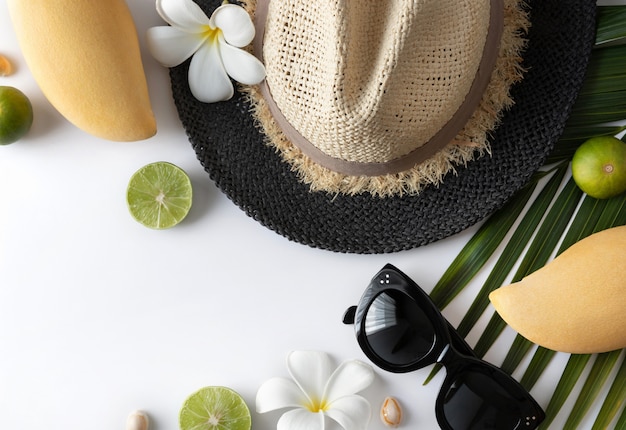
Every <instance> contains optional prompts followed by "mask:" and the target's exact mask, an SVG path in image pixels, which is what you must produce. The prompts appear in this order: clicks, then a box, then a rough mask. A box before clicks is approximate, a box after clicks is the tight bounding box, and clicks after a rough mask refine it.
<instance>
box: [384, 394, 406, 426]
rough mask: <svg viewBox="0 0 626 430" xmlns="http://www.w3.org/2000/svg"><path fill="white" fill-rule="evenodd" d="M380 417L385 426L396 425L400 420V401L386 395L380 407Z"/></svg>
mask: <svg viewBox="0 0 626 430" xmlns="http://www.w3.org/2000/svg"><path fill="white" fill-rule="evenodd" d="M380 419H381V420H382V422H383V423H384V424H385V425H386V426H387V427H394V428H395V427H398V426H399V425H400V423H401V422H402V408H401V407H400V403H398V401H397V400H396V399H395V398H393V397H387V398H386V399H385V401H384V402H383V406H382V407H381V408H380Z"/></svg>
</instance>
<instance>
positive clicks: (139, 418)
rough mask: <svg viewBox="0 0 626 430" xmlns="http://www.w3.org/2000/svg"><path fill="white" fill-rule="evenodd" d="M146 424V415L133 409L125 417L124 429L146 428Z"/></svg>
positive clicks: (141, 429)
mask: <svg viewBox="0 0 626 430" xmlns="http://www.w3.org/2000/svg"><path fill="white" fill-rule="evenodd" d="M148 424H149V422H148V415H146V414H145V413H143V412H141V411H135V412H132V413H131V414H130V415H129V416H128V418H127V419H126V430H148Z"/></svg>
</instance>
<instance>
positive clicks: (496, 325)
mask: <svg viewBox="0 0 626 430" xmlns="http://www.w3.org/2000/svg"><path fill="white" fill-rule="evenodd" d="M625 119H626V7H624V6H610V7H607V6H603V7H598V32H597V36H596V49H595V50H594V52H593V54H592V57H591V60H590V64H589V69H588V73H587V77H586V79H585V83H584V85H583V88H582V90H581V92H580V95H579V97H578V99H577V101H576V104H575V106H574V107H573V109H572V112H571V115H570V119H569V121H568V123H567V124H566V127H565V130H564V133H563V135H562V137H561V139H560V140H559V142H557V144H556V145H555V148H554V151H553V153H552V154H551V155H550V156H549V157H548V159H547V161H546V164H545V166H546V167H544V168H543V169H541V170H540V172H538V173H537V174H536V175H535V177H534V178H533V180H532V181H531V183H530V184H529V185H528V186H527V187H526V188H525V189H524V190H522V191H520V192H519V193H518V194H517V195H516V196H514V198H513V199H512V200H511V201H510V202H509V203H508V204H507V206H506V207H505V208H503V209H502V210H500V211H498V212H496V213H495V214H493V215H492V216H491V217H490V218H489V219H488V220H487V221H486V222H485V223H484V224H483V225H482V226H481V228H480V229H479V230H478V231H477V233H476V234H475V236H474V237H473V238H472V239H471V240H470V241H469V242H468V244H467V245H466V247H465V248H463V250H461V252H460V254H459V256H458V257H457V258H456V259H455V260H454V262H453V263H452V265H451V266H450V268H449V269H448V270H447V271H446V272H445V274H444V275H443V276H442V278H441V280H440V281H439V283H438V284H437V285H436V286H435V288H434V289H433V291H432V297H433V300H434V301H435V303H436V304H437V305H438V306H440V307H441V308H443V307H445V306H447V305H448V304H449V303H450V302H451V301H452V300H453V299H454V298H455V297H456V296H457V295H458V294H459V293H460V292H461V291H462V290H463V288H464V287H465V286H467V285H468V284H469V283H470V281H471V280H472V279H473V278H474V277H475V275H476V274H477V273H478V272H479V271H480V270H481V269H482V268H483V267H484V265H485V264H486V262H487V261H488V260H490V259H491V258H492V257H493V254H494V253H495V252H496V251H497V250H500V249H502V251H501V254H500V256H499V258H498V260H497V262H496V263H495V265H494V267H493V269H492V271H491V272H490V274H489V276H488V277H487V280H486V281H485V284H484V285H483V287H482V288H481V290H480V291H479V293H478V294H477V297H476V299H475V301H474V302H473V303H472V305H471V307H470V308H469V310H468V312H467V314H466V315H465V316H464V318H463V319H462V321H461V324H460V325H459V332H460V333H461V334H462V335H463V336H466V335H467V334H468V333H469V332H470V330H471V329H472V328H473V327H474V326H475V324H476V322H477V321H478V319H479V318H480V317H481V316H482V315H483V313H484V312H485V310H486V308H487V307H488V295H489V293H490V292H491V291H492V290H494V289H495V288H498V287H499V286H501V285H502V284H503V283H504V281H505V279H507V278H508V277H509V276H511V272H512V270H513V267H514V266H515V264H516V263H517V262H518V261H519V267H518V269H517V271H516V272H515V273H514V274H513V276H512V280H513V282H514V281H517V280H519V279H521V278H522V277H524V276H526V275H527V274H529V273H532V272H534V271H535V270H537V269H539V268H541V267H543V266H544V265H545V264H546V263H547V262H548V261H549V260H550V259H551V258H553V256H554V255H558V254H559V253H561V252H562V251H564V250H565V249H567V248H568V247H570V246H571V245H572V244H574V243H576V242H577V241H579V240H580V239H582V238H584V237H586V236H588V235H590V234H592V233H594V232H596V231H600V230H603V229H606V228H610V227H613V226H618V225H626V198H625V197H624V196H618V197H615V198H613V199H609V200H603V201H600V200H596V199H593V198H590V197H588V196H583V197H582V199H581V196H582V192H580V190H579V189H578V188H577V187H576V185H575V183H574V182H573V180H572V179H571V178H570V179H569V180H568V181H567V182H566V183H565V185H564V186H562V188H560V187H561V183H562V181H563V177H564V169H566V168H567V167H568V165H569V162H570V161H571V157H572V155H573V154H574V152H575V151H576V149H577V148H578V146H579V145H580V144H581V143H582V142H584V141H585V140H586V139H588V138H590V137H593V136H599V135H616V134H618V133H621V132H623V131H624V130H626V125H621V124H618V125H616V124H609V123H611V122H614V121H620V122H621V123H622V124H624V122H623V121H624V120H625ZM625 139H626V138H625ZM548 166H555V167H548ZM550 175H551V176H550ZM544 176H550V178H549V179H548V180H547V181H543V180H542V177H544ZM542 182H545V184H542ZM536 189H538V194H537V197H535V198H534V199H533V200H532V202H531V203H530V204H528V202H529V200H530V195H531V194H533V193H535V190H536ZM526 206H529V207H528V209H527V211H526V212H525V213H524V212H523V209H524V208H525V207H526ZM522 213H524V215H523V216H521V219H518V217H520V215H521V214H522ZM516 223H519V224H518V226H517V227H516V228H515V229H513V226H514V225H515V224H516ZM511 230H513V231H512V232H511ZM505 240H506V245H505V246H504V247H503V246H502V242H504V241H505ZM557 247H558V249H557ZM526 248H528V249H527V250H526V251H525V253H524V250H525V249H526ZM522 253H524V254H523V255H522ZM520 259H521V261H520ZM505 327H506V324H505V323H504V321H503V320H502V319H501V318H500V317H499V315H497V313H494V314H493V317H492V319H491V320H490V321H489V323H488V324H487V326H486V328H485V329H484V331H483V334H482V336H481V337H480V339H479V340H478V343H477V344H476V347H475V351H476V353H477V355H479V356H483V355H484V354H485V353H486V352H487V350H488V349H489V348H490V347H491V345H492V344H493V343H494V342H495V340H496V339H497V338H498V336H499V335H500V333H501V332H502V330H504V328H505ZM535 347H536V345H534V344H533V343H531V342H530V341H528V340H526V339H524V338H523V337H521V336H519V335H518V336H517V337H516V338H515V340H514V341H513V344H512V346H511V348H510V350H509V353H508V354H507V356H506V358H505V360H504V362H503V365H502V367H503V369H505V370H506V371H508V372H510V373H512V372H513V371H515V369H516V368H517V367H518V366H519V364H520V363H521V361H522V360H523V358H524V357H525V356H526V355H527V354H528V353H529V352H530V351H531V350H532V349H533V348H535ZM622 353H623V351H615V352H611V353H606V354H599V355H570V357H569V361H568V363H567V365H566V367H565V369H564V370H563V373H562V376H561V378H560V380H559V382H558V384H557V386H556V388H555V391H554V393H553V395H552V397H551V400H550V402H549V404H548V406H547V408H546V415H547V417H546V421H545V422H544V424H543V425H542V427H541V428H548V426H549V425H550V423H552V422H553V420H554V417H555V416H556V414H557V413H558V412H559V411H560V410H561V409H562V407H563V405H564V404H565V401H566V400H567V399H568V397H570V395H571V394H572V391H573V390H574V389H575V387H576V386H577V382H578V381H579V379H580V378H581V376H582V375H583V374H584V371H585V369H586V367H587V365H588V364H589V362H592V363H593V364H592V366H591V371H590V373H589V375H588V376H587V377H586V379H585V381H584V383H583V385H582V388H581V389H580V392H579V394H578V396H577V398H576V403H575V405H574V408H573V409H572V410H571V411H569V417H568V419H567V422H566V428H568V429H570V428H575V427H577V426H578V425H579V424H580V422H581V421H582V419H583V418H584V416H585V415H586V414H587V412H588V411H589V410H590V407H591V405H592V404H593V403H594V402H595V401H596V399H597V396H598V394H599V392H601V391H603V390H605V389H608V394H607V395H606V396H605V397H604V400H603V403H602V406H601V408H600V410H599V413H598V414H597V416H596V417H595V422H594V427H593V429H604V428H607V427H608V426H609V425H610V423H611V422H612V421H614V420H615V418H616V417H618V414H619V417H618V418H617V422H616V423H615V425H616V427H615V428H618V429H626V409H624V404H625V403H626V359H624V358H622V359H621V360H620V357H621V355H622ZM556 354H557V353H556V352H554V351H550V350H547V349H545V348H542V347H537V348H535V352H534V354H533V357H532V359H531V360H530V363H529V365H528V367H527V368H526V369H525V372H524V374H523V376H522V378H521V383H522V384H523V385H524V386H525V387H527V389H531V388H532V387H533V386H534V385H535V383H536V381H537V380H538V379H539V377H540V376H541V375H542V374H543V372H544V371H545V369H546V368H547V366H548V364H549V363H550V361H551V360H552V358H553V357H554V355H556ZM620 362H621V364H620V365H619V369H618V370H617V373H616V374H615V376H614V378H613V382H612V383H610V378H611V375H612V374H613V372H614V369H615V367H616V365H617V364H618V363H620ZM436 371H437V369H436V368H435V369H434V370H433V372H431V375H430V376H429V377H428V379H427V381H426V382H428V380H430V378H432V376H433V375H434V374H435V373H436ZM609 385H610V388H609ZM620 410H621V411H622V412H621V413H620Z"/></svg>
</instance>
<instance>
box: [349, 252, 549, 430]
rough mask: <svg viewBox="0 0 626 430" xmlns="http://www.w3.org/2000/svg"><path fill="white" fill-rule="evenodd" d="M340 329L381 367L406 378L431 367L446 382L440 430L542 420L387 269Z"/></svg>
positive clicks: (528, 400) (522, 425)
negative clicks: (438, 367) (440, 369)
mask: <svg viewBox="0 0 626 430" xmlns="http://www.w3.org/2000/svg"><path fill="white" fill-rule="evenodd" d="M343 322H344V323H345V324H355V331H356V337H357V341H358V342H359V345H360V346H361V349H362V350H363V352H364V353H365V355H367V357H368V358H369V359H370V360H371V361H372V362H373V363H374V364H375V365H376V366H378V367H380V368H382V369H385V370H388V371H390V372H394V373H402V372H410V371H412V370H417V369H421V368H423V367H426V366H428V365H431V364H434V363H440V364H442V365H443V366H445V368H446V371H447V374H446V377H445V379H444V382H443V385H442V387H441V390H440V392H439V395H438V397H437V401H436V403H435V414H436V417H437V422H438V423H439V426H440V427H441V428H442V429H444V430H466V429H467V430H469V429H475V430H486V429H495V430H514V429H535V428H537V426H538V425H539V424H540V423H541V422H542V421H543V419H544V418H545V413H544V412H543V410H542V409H541V407H540V406H539V405H538V404H537V402H536V401H535V400H534V399H533V398H532V397H531V395H530V394H529V393H528V392H527V391H526V390H525V389H524V388H523V387H522V386H521V385H520V384H519V383H518V382H517V381H516V380H515V379H513V378H512V377H511V376H510V375H508V374H507V373H505V372H504V371H503V370H502V369H499V368H498V367H496V366H494V365H492V364H490V363H487V362H486V361H484V360H481V359H479V358H478V357H476V355H475V354H474V351H472V348H471V347H470V346H469V345H468V344H467V343H466V342H465V340H464V339H463V338H462V337H461V336H460V335H459V334H458V333H457V331H456V330H455V329H454V327H453V326H452V325H451V324H450V323H449V322H448V321H447V320H446V319H445V318H444V317H443V315H441V312H440V311H439V309H438V308H437V306H435V304H434V303H433V302H432V300H431V299H430V297H429V296H428V294H426V292H424V291H423V290H422V289H421V288H420V287H419V286H418V285H417V284H416V283H415V282H413V280H411V279H410V278H409V277H408V276H406V275H405V274H404V273H402V272H401V271H400V270H398V269H397V268H395V267H394V266H392V265H391V264H387V265H386V266H385V267H384V268H383V269H382V270H381V271H380V272H378V274H377V275H376V276H375V277H374V278H373V279H372V281H371V282H370V285H369V286H368V288H367V289H366V290H365V293H364V294H363V297H361V300H360V302H359V304H358V306H352V307H350V308H349V309H348V310H347V311H346V313H345V315H344V320H343Z"/></svg>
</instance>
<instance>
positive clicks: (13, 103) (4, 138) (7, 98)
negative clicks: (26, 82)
mask: <svg viewBox="0 0 626 430" xmlns="http://www.w3.org/2000/svg"><path fill="white" fill-rule="evenodd" d="M32 124H33V106H32V105H31V104H30V100H29V99H28V97H26V95H25V94H24V93H23V92H21V91H20V90H18V89H17V88H13V87H4V86H0V145H8V144H9V143H13V142H16V141H18V140H19V139H21V138H22V137H24V135H25V134H26V133H28V130H30V126H31V125H32Z"/></svg>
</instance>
